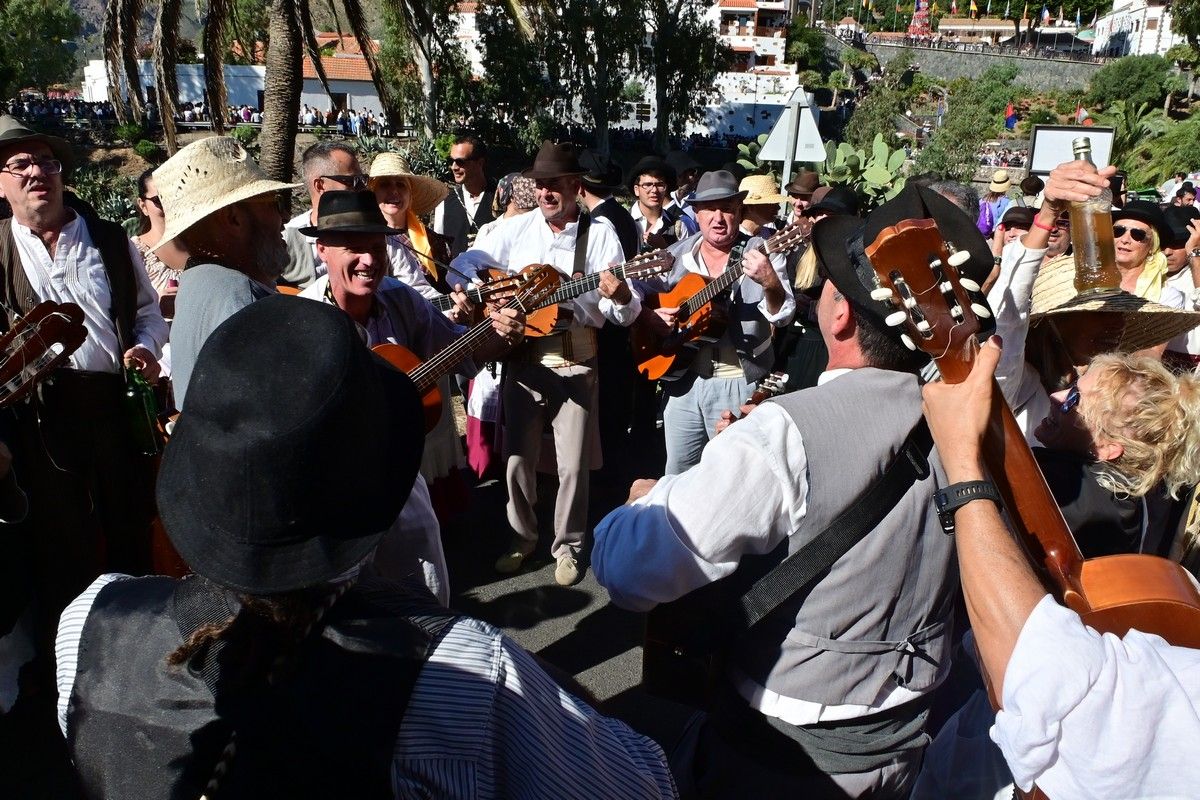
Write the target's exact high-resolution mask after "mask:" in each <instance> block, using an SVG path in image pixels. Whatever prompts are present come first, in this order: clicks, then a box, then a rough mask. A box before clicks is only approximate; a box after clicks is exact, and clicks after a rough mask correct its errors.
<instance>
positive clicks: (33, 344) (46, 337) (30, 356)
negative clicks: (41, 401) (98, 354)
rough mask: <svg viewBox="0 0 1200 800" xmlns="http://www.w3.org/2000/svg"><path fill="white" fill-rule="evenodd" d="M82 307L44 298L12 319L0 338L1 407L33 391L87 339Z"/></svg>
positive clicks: (21, 398)
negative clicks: (29, 309) (23, 314)
mask: <svg viewBox="0 0 1200 800" xmlns="http://www.w3.org/2000/svg"><path fill="white" fill-rule="evenodd" d="M83 319H84V316H83V309H81V308H80V307H79V306H77V305H75V304H74V303H63V304H61V305H60V304H58V303H55V302H52V301H49V300H47V301H44V302H42V303H39V304H38V305H37V306H35V307H34V308H33V309H32V310H31V311H30V312H29V313H28V314H26V315H25V316H24V317H18V318H17V319H16V320H14V322H13V325H12V327H11V328H10V329H9V331H8V332H7V333H6V334H4V336H3V337H2V338H0V352H3V353H4V358H3V359H2V360H0V408H6V407H8V406H10V405H12V404H14V403H16V402H18V401H20V400H23V399H25V398H26V397H28V396H29V395H30V394H32V393H33V390H34V388H35V387H36V386H37V384H38V383H39V382H40V381H42V380H44V379H46V378H47V377H49V376H50V373H52V372H53V371H54V370H56V369H58V367H60V366H62V365H63V364H64V363H66V360H67V359H68V358H69V357H70V356H71V354H72V353H74V352H75V351H76V350H78V349H79V346H80V345H81V344H83V341H84V340H85V339H86V338H87V328H86V327H85V325H84V321H83Z"/></svg>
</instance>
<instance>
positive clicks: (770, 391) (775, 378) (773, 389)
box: [746, 372, 788, 405]
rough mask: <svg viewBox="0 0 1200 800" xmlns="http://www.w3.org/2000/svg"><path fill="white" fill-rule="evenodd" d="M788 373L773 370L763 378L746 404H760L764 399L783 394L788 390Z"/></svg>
mask: <svg viewBox="0 0 1200 800" xmlns="http://www.w3.org/2000/svg"><path fill="white" fill-rule="evenodd" d="M787 382H788V375H787V373H786V372H772V373H771V374H770V375H767V376H766V377H764V378H762V379H761V380H759V382H758V386H757V387H756V388H755V389H754V394H752V395H750V399H749V400H748V401H746V405H758V404H759V403H761V402H763V401H764V400H769V399H771V398H772V397H774V396H776V395H780V394H783V393H784V392H786V391H787Z"/></svg>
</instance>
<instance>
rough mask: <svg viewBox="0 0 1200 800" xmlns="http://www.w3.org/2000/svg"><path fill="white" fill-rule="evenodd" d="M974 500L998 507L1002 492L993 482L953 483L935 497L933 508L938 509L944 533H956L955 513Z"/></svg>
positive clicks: (939, 491) (940, 490)
mask: <svg viewBox="0 0 1200 800" xmlns="http://www.w3.org/2000/svg"><path fill="white" fill-rule="evenodd" d="M972 500H991V501H992V502H993V503H995V504H996V505H997V506H999V505H1001V501H1000V492H998V491H997V490H996V484H994V483H992V482H991V481H963V482H962V483H952V484H950V485H949V486H947V487H945V488H944V489H939V490H938V491H937V492H936V493H935V494H934V495H933V507H934V508H935V509H937V515H938V521H939V522H940V523H942V532H943V533H945V534H952V533H954V512H955V511H957V510H958V509H960V508H962V507H963V506H965V505H966V504H967V503H969V502H971V501H972Z"/></svg>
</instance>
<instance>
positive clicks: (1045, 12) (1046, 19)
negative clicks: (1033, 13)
mask: <svg viewBox="0 0 1200 800" xmlns="http://www.w3.org/2000/svg"><path fill="white" fill-rule="evenodd" d="M1049 22H1050V9H1048V8H1046V6H1044V5H1043V6H1042V24H1043V25H1045V24H1047V23H1049Z"/></svg>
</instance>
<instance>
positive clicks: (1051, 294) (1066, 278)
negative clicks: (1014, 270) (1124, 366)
mask: <svg viewBox="0 0 1200 800" xmlns="http://www.w3.org/2000/svg"><path fill="white" fill-rule="evenodd" d="M1075 311H1100V312H1107V313H1113V314H1121V315H1122V316H1124V318H1125V330H1124V332H1123V333H1122V334H1121V341H1120V344H1118V345H1117V349H1118V350H1119V351H1120V352H1123V353H1135V352H1137V351H1138V350H1145V349H1146V348H1147V347H1155V346H1157V345H1160V344H1162V343H1163V342H1167V341H1170V340H1171V339H1174V338H1175V337H1176V336H1178V335H1179V334H1181V333H1187V332H1188V331H1190V330H1191V329H1192V328H1195V327H1197V326H1198V325H1200V313H1196V312H1191V311H1181V310H1179V309H1177V308H1171V307H1169V306H1164V305H1162V304H1160V303H1155V302H1154V301H1152V300H1147V299H1145V298H1143V297H1138V296H1137V295H1135V294H1130V293H1129V292H1116V293H1111V294H1101V295H1083V296H1080V294H1079V292H1078V290H1076V288H1075V258H1074V257H1073V256H1059V257H1058V258H1055V259H1053V260H1051V261H1048V262H1047V263H1045V264H1043V265H1042V268H1041V270H1040V271H1039V272H1038V276H1037V280H1035V281H1034V284H1033V302H1032V304H1031V306H1030V310H1029V324H1030V327H1033V326H1036V325H1037V324H1038V323H1039V322H1041V321H1042V320H1044V319H1046V318H1047V317H1050V316H1055V315H1058V314H1067V313H1071V312H1075Z"/></svg>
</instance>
